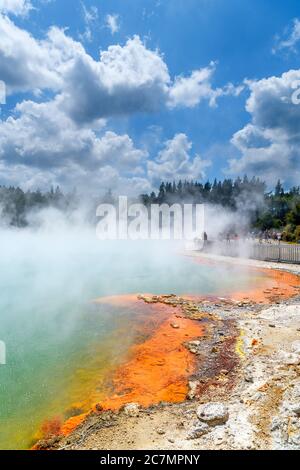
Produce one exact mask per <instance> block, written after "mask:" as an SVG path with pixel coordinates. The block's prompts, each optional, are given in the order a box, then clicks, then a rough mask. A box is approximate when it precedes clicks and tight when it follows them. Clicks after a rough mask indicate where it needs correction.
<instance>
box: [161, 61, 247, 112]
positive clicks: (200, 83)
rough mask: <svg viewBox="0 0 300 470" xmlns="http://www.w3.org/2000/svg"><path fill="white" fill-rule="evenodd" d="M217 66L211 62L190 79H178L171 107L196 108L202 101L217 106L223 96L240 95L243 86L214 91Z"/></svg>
mask: <svg viewBox="0 0 300 470" xmlns="http://www.w3.org/2000/svg"><path fill="white" fill-rule="evenodd" d="M215 69H216V64H215V62H211V63H210V65H209V66H208V67H204V68H202V69H199V70H195V71H194V72H192V74H191V75H190V76H189V77H176V78H175V82H174V84H173V86H172V87H171V89H170V93H169V95H170V98H169V106H170V107H171V108H175V107H176V106H186V107H188V108H194V107H195V106H197V105H198V104H199V103H200V102H201V101H202V100H208V101H209V105H210V106H216V100H217V98H219V97H220V96H223V95H229V94H232V95H239V94H240V92H241V91H242V90H243V87H242V86H239V87H234V85H233V84H231V83H230V84H228V85H226V86H225V87H224V88H216V89H214V88H213V87H212V84H211V80H212V76H213V74H214V73H215Z"/></svg>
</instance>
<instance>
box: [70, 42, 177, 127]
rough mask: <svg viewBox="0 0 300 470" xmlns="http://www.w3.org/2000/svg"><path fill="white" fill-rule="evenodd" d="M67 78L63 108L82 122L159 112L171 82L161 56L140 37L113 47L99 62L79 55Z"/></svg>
mask: <svg viewBox="0 0 300 470" xmlns="http://www.w3.org/2000/svg"><path fill="white" fill-rule="evenodd" d="M64 79H65V81H64V100H63V101H64V107H65V109H66V110H67V112H68V113H69V114H70V115H71V116H72V118H73V119H75V120H77V121H81V122H85V121H92V120H93V119H97V118H101V117H107V116H113V115H122V114H133V113H136V112H152V111H158V110H159V109H161V107H162V106H164V104H165V101H166V96H167V93H168V84H169V81H170V77H169V73H168V68H167V66H166V64H165V63H164V61H163V59H162V58H161V56H160V55H159V54H158V53H157V52H155V51H151V50H149V49H147V48H146V47H145V45H144V44H143V43H142V41H141V40H140V38H139V37H137V36H135V37H134V38H133V39H129V40H128V41H127V43H126V44H125V46H123V47H122V46H120V45H115V46H110V47H109V48H108V50H107V51H103V52H101V55H100V61H99V62H95V61H94V60H93V59H92V58H91V57H90V56H89V55H87V54H79V55H78V56H77V57H76V59H75V60H74V61H73V62H72V64H71V65H70V67H69V70H68V71H67V73H66V74H65V76H64ZM75 98H76V99H75Z"/></svg>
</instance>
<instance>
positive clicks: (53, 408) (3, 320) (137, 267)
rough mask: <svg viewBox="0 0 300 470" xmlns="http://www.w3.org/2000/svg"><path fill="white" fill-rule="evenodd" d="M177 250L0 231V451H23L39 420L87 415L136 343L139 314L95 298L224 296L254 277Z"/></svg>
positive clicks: (85, 237)
mask: <svg viewBox="0 0 300 470" xmlns="http://www.w3.org/2000/svg"><path fill="white" fill-rule="evenodd" d="M177 248H178V247H177V246H171V245H170V244H168V243H165V244H162V245H160V244H154V243H153V242H148V243H146V242H143V243H142V242H141V243H139V242H135V243H129V242H128V243H125V242H124V243H121V242H115V243H113V242H110V243H109V242H99V241H97V240H96V239H95V237H94V236H93V234H89V233H87V232H84V233H80V234H72V235H70V234H65V233H60V234H55V235H54V234H52V235H46V234H39V235H33V234H26V233H25V232H24V233H11V234H8V233H2V234H0V250H1V251H0V254H1V265H0V340H2V341H4V342H5V343H6V348H7V364H6V365H5V366H0V448H1V449H22V448H28V447H29V446H30V445H31V444H32V443H33V439H34V436H35V434H36V432H37V430H38V429H39V428H40V426H41V425H42V423H43V422H44V421H45V420H47V419H49V418H51V417H54V416H58V417H59V418H60V419H62V420H64V419H66V418H67V417H69V416H71V415H72V413H73V414H79V413H80V412H81V411H85V408H86V407H88V406H89V405H90V404H91V403H93V400H94V399H95V397H96V398H99V397H101V393H102V391H103V389H104V388H105V380H106V379H108V378H109V374H110V373H111V371H112V369H113V368H114V367H116V365H117V364H118V363H119V361H120V360H121V358H122V357H123V356H124V354H126V351H127V350H128V347H129V345H130V344H131V343H132V342H133V341H135V330H134V328H133V327H132V325H134V320H135V316H136V315H138V312H133V311H130V310H128V309H124V308H112V307H108V306H97V307H96V306H95V305H93V304H92V303H91V302H90V301H91V300H92V299H95V298H97V297H100V296H107V295H121V294H127V293H143V292H147V293H153V294H164V293H175V294H213V293H224V292H226V291H227V292H228V291H230V290H233V289H234V290H241V289H243V288H245V287H246V286H248V285H249V284H251V283H255V282H256V281H257V279H256V278H254V277H253V274H251V273H249V272H247V271H246V270H244V269H241V268H232V267H230V268H226V267H224V266H223V267H217V266H206V265H203V266H202V265H200V264H197V263H195V262H194V261H193V260H192V259H189V258H186V257H183V256H179V255H177V254H175V253H176V252H177ZM119 330H122V332H123V337H122V341H120V340H119V338H118V331H119ZM124 331H125V332H126V334H125V336H124ZM70 408H72V409H70ZM74 408H75V409H74Z"/></svg>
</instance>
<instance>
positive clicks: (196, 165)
mask: <svg viewBox="0 0 300 470" xmlns="http://www.w3.org/2000/svg"><path fill="white" fill-rule="evenodd" d="M298 18H300V5H299V2H298V1H296V0H285V1H282V0H272V1H271V0H264V1H263V2H262V1H261V0H80V1H79V0H63V1H61V0H31V1H29V0H0V80H2V81H3V82H4V83H5V85H6V90H7V98H6V104H2V106H1V115H0V184H1V183H2V184H20V185H22V186H23V187H25V188H29V187H37V186H40V187H43V186H45V185H50V184H61V185H62V186H65V187H71V186H74V185H76V186H79V187H81V186H82V187H89V188H95V190H97V188H98V187H100V188H101V187H104V186H105V187H108V186H112V187H113V188H116V189H117V190H118V191H132V192H141V191H147V190H150V189H151V188H152V187H157V185H158V184H159V182H160V180H161V179H178V178H183V179H185V178H187V179H191V178H193V179H206V178H210V179H212V178H214V177H218V178H224V177H235V176H238V175H240V176H243V174H245V173H248V174H249V175H257V176H260V177H261V178H262V179H264V180H266V181H267V183H268V184H269V185H270V186H271V185H272V184H273V183H274V181H276V179H278V177H280V178H281V179H282V180H283V181H284V182H285V184H286V185H291V184H299V172H300V165H299V157H300V155H299V153H298V152H299V151H298V147H299V145H298V141H300V135H299V133H300V110H299V108H300V107H299V105H298V104H297V103H296V104H295V102H293V100H292V96H293V91H294V90H295V88H297V81H298V80H300V70H299V52H300V23H298V21H297V19H298ZM112 46H114V47H115V48H113V49H111V47H112ZM101 51H102V52H103V54H104V56H103V58H102V59H101V58H100V52H101ZM107 51H109V52H108V53H107ZM144 64H145V65H144ZM144 71H145V72H144ZM299 88H300V82H299Z"/></svg>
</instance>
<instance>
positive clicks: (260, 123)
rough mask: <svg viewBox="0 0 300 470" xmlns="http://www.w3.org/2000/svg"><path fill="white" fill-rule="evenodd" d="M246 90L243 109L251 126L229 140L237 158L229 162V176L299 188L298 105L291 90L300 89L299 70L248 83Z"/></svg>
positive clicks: (299, 139)
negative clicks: (258, 178) (246, 176)
mask: <svg viewBox="0 0 300 470" xmlns="http://www.w3.org/2000/svg"><path fill="white" fill-rule="evenodd" d="M248 86H249V88H250V92H251V93H250V97H249V99H248V101H247V104H246V109H247V111H248V112H249V113H250V114H251V122H250V123H249V124H247V125H246V126H245V127H244V128H243V129H241V130H240V131H238V132H236V133H235V135H234V136H233V138H232V143H233V145H234V146H235V147H237V148H238V149H239V150H240V152H241V158H238V159H232V160H231V161H230V167H229V172H231V173H236V174H243V173H248V174H254V175H259V176H261V177H262V178H263V179H265V180H266V181H267V182H268V183H270V184H273V183H274V181H276V180H277V179H278V178H281V179H284V180H285V181H288V182H289V183H294V184H299V176H300V150H299V149H300V129H299V122H300V105H299V104H296V102H295V101H294V99H293V96H294V94H295V87H297V86H298V88H300V70H290V71H289V72H286V73H284V74H282V75H281V76H280V77H270V78H265V79H263V80H258V81H252V82H248ZM296 93H297V90H296ZM298 94H299V93H298Z"/></svg>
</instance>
